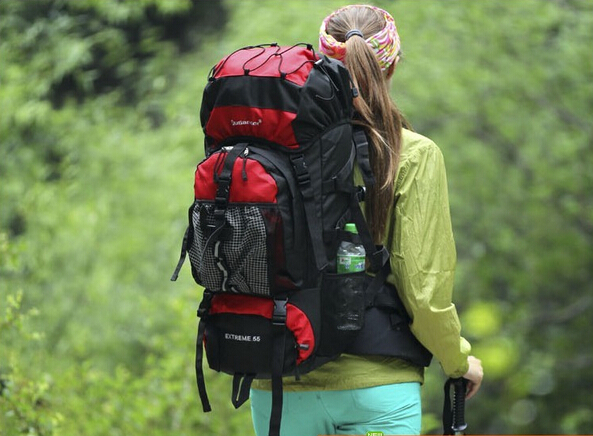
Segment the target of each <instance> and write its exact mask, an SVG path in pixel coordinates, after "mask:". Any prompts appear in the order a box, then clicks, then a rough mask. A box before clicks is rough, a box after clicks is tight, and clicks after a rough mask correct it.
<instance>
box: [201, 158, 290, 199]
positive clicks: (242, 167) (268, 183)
mask: <svg viewBox="0 0 593 436" xmlns="http://www.w3.org/2000/svg"><path fill="white" fill-rule="evenodd" d="M224 155H226V153H224V154H223V156H224ZM223 156H220V154H219V153H216V154H214V155H212V156H210V157H209V158H208V159H206V161H204V162H202V163H201V164H200V165H198V167H197V168H196V177H195V183H194V193H195V198H197V199H200V200H214V198H215V197H216V190H217V189H218V184H217V183H215V182H214V168H215V167H216V164H217V162H218V161H219V159H220V162H223V159H224V157H223ZM221 166H222V165H221ZM221 169H222V168H221ZM244 175H247V179H246V180H244V179H243V176H244ZM277 194H278V186H277V185H276V182H275V181H274V178H273V177H272V176H270V175H269V174H268V173H267V171H266V170H265V169H264V167H263V166H262V165H261V164H260V163H259V162H257V161H255V160H253V159H243V158H242V157H240V158H238V159H237V160H236V161H235V166H234V167H233V174H232V182H231V190H230V193H229V201H230V202H232V203H276V195H277Z"/></svg>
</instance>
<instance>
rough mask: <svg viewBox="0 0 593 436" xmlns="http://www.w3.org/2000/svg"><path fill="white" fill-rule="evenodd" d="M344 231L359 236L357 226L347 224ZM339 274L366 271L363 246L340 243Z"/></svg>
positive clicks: (338, 256)
mask: <svg viewBox="0 0 593 436" xmlns="http://www.w3.org/2000/svg"><path fill="white" fill-rule="evenodd" d="M344 230H346V231H347V232H350V233H354V234H356V235H357V234H358V231H357V230H356V224H354V223H347V224H346V226H344ZM337 261H338V265H337V270H338V274H343V273H354V272H361V271H364V270H365V251H364V247H363V246H362V244H356V243H354V242H350V241H342V242H340V246H339V247H338V253H337Z"/></svg>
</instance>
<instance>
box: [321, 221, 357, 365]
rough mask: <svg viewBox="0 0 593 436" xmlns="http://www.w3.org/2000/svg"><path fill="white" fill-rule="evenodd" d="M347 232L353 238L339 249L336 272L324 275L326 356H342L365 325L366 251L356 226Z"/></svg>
mask: <svg viewBox="0 0 593 436" xmlns="http://www.w3.org/2000/svg"><path fill="white" fill-rule="evenodd" d="M344 230H345V231H346V232H347V233H348V234H349V237H348V238H345V240H343V241H341V242H340V245H339V247H338V252H337V256H336V272H335V273H326V274H324V276H323V282H322V288H321V289H322V292H321V303H322V306H321V307H322V337H323V346H322V353H323V354H324V355H332V354H336V353H339V352H340V351H341V349H343V347H344V346H345V345H346V344H348V343H349V342H350V341H352V340H353V338H354V336H355V335H356V334H357V333H358V332H359V331H360V330H361V329H362V327H363V325H364V313H365V299H364V286H365V277H366V272H365V269H366V256H365V250H364V247H363V246H362V243H361V242H360V240H359V238H358V233H357V230H356V225H355V224H353V223H348V224H346V225H345V227H344Z"/></svg>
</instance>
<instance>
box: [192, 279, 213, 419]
mask: <svg viewBox="0 0 593 436" xmlns="http://www.w3.org/2000/svg"><path fill="white" fill-rule="evenodd" d="M213 297H214V295H213V294H212V292H210V291H208V290H205V291H204V296H203V298H202V301H201V302H200V307H199V308H198V313H197V315H198V318H200V322H199V323H198V335H197V338H196V364H195V366H196V383H197V385H198V392H199V394H200V400H201V401H202V408H203V409H204V412H210V411H211V410H212V407H210V401H209V400H208V394H207V393H206V382H205V380H204V370H203V369H202V360H203V356H204V348H203V344H204V335H205V333H206V322H205V319H206V317H207V316H208V311H209V310H210V304H211V302H212V298H213Z"/></svg>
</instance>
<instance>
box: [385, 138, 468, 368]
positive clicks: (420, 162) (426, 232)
mask: <svg viewBox="0 0 593 436" xmlns="http://www.w3.org/2000/svg"><path fill="white" fill-rule="evenodd" d="M395 195H396V202H395V206H394V223H393V226H394V227H393V238H392V242H391V250H390V251H391V268H392V276H391V277H390V281H393V282H394V284H395V286H396V288H397V290H398V293H399V296H400V298H401V300H402V302H403V303H404V306H405V307H406V309H407V311H408V313H409V315H410V317H411V318H412V321H411V330H412V332H413V333H414V335H415V336H416V337H417V338H418V340H419V341H420V342H421V343H422V344H423V345H424V346H425V347H426V348H427V349H428V350H429V351H430V352H431V353H432V354H433V355H434V357H435V358H436V359H438V360H439V362H440V363H441V366H442V368H443V371H444V372H445V374H446V375H447V376H449V377H461V376H462V375H463V374H465V373H466V372H467V370H468V363H467V356H468V354H469V352H470V349H471V347H470V344H469V343H468V342H467V341H466V340H465V339H464V338H462V337H461V336H460V331H461V326H460V323H459V318H458V315H457V310H456V308H455V305H454V304H453V303H452V293H453V281H454V272H455V264H456V251H455V242H454V240H453V231H452V227H451V217H450V211H449V198H448V188H447V177H446V173H445V164H444V159H443V155H442V153H441V151H440V150H439V148H438V147H437V146H436V145H435V144H434V143H433V142H432V141H430V140H428V139H426V138H424V141H422V144H421V145H420V146H415V147H413V152H412V153H411V154H410V155H409V156H407V159H406V160H405V162H402V164H401V167H400V170H399V174H398V178H397V182H396V193H395Z"/></svg>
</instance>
